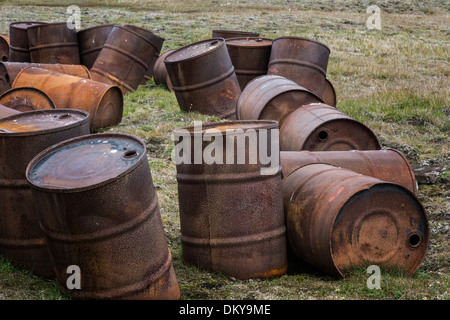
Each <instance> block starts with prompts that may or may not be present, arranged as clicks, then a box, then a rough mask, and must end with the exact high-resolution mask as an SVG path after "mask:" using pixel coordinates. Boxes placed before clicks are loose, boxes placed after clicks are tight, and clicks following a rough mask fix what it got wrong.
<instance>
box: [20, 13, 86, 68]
mask: <svg viewBox="0 0 450 320" xmlns="http://www.w3.org/2000/svg"><path fill="white" fill-rule="evenodd" d="M27 37H28V46H29V50H30V62H34V63H60V64H80V52H79V49H78V40H77V32H76V30H75V28H73V29H70V28H68V27H67V23H66V22H57V23H46V24H41V25H33V26H30V27H28V28H27Z"/></svg>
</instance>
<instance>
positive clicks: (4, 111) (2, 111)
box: [0, 104, 21, 119]
mask: <svg viewBox="0 0 450 320" xmlns="http://www.w3.org/2000/svg"><path fill="white" fill-rule="evenodd" d="M19 113H21V111H17V110H15V109H12V108H8V107H5V106H4V105H2V104H0V119H2V118H6V117H9V116H13V115H15V114H19Z"/></svg>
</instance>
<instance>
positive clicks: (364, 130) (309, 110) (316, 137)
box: [280, 103, 381, 151]
mask: <svg viewBox="0 0 450 320" xmlns="http://www.w3.org/2000/svg"><path fill="white" fill-rule="evenodd" d="M280 149H281V150H282V151H301V150H308V151H345V150H379V149H381V145H380V142H379V141H378V138H377V137H376V135H375V134H374V133H373V132H372V131H371V130H370V129H369V128H368V127H367V126H365V125H364V124H362V123H361V122H359V121H356V120H355V119H353V118H352V117H350V116H348V115H346V114H345V113H343V112H342V111H339V110H337V109H336V108H335V107H332V106H329V105H326V104H323V103H311V104H308V105H304V106H302V107H299V108H297V109H296V110H295V111H293V112H291V113H290V114H289V115H288V116H287V117H286V118H285V119H284V122H283V125H282V126H281V129H280Z"/></svg>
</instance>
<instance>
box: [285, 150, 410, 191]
mask: <svg viewBox="0 0 450 320" xmlns="http://www.w3.org/2000/svg"><path fill="white" fill-rule="evenodd" d="M280 163H281V166H282V168H283V176H284V177H287V176H288V175H289V174H291V172H293V171H295V170H296V169H298V168H300V167H303V166H305V165H308V164H313V163H324V164H329V165H333V166H336V167H341V168H346V169H349V170H352V171H355V172H357V173H360V174H363V175H366V176H370V177H374V178H377V179H380V180H383V181H387V182H393V183H397V184H399V185H401V186H403V187H405V188H406V189H408V190H409V191H411V192H412V193H414V194H416V193H417V181H416V178H415V176H414V171H413V169H412V168H411V165H410V163H409V162H408V160H407V159H406V157H405V156H404V155H403V154H402V153H401V152H400V151H398V150H393V149H389V150H368V151H360V150H350V151H281V152H280Z"/></svg>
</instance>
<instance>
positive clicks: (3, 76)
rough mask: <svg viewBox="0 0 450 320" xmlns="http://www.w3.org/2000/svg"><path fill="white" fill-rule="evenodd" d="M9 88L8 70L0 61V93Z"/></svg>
mask: <svg viewBox="0 0 450 320" xmlns="http://www.w3.org/2000/svg"><path fill="white" fill-rule="evenodd" d="M10 88H11V82H10V79H9V74H8V70H7V69H6V67H5V66H4V65H3V64H2V63H1V62H0V94H2V93H3V92H5V91H7V90H9V89H10Z"/></svg>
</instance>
